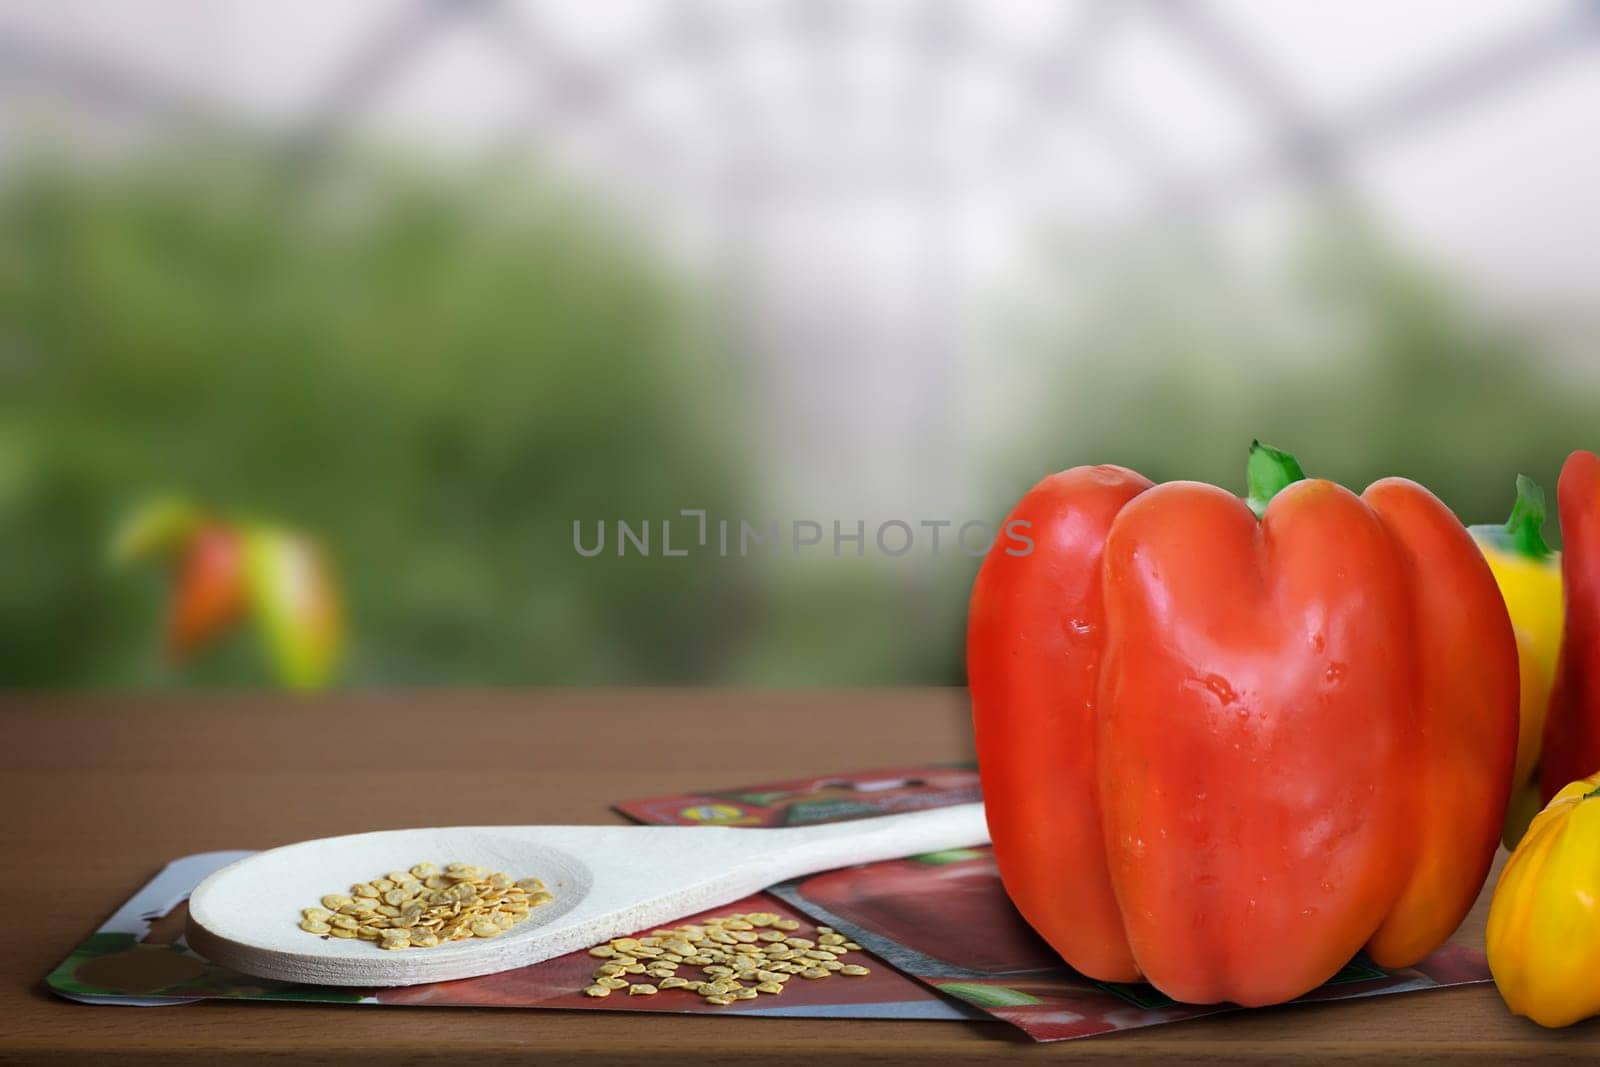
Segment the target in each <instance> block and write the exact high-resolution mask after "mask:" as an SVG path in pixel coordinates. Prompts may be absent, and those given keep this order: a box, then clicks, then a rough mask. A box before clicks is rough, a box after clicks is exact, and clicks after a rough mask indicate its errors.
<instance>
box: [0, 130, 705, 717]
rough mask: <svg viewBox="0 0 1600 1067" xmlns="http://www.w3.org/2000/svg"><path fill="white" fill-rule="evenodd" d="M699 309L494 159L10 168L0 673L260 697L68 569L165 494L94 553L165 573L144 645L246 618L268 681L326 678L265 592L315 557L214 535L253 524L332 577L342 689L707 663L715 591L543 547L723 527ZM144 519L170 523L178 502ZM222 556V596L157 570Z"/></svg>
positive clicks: (324, 664)
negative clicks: (614, 529) (292, 529)
mask: <svg viewBox="0 0 1600 1067" xmlns="http://www.w3.org/2000/svg"><path fill="white" fill-rule="evenodd" d="M699 305H700V301H699V299H698V297H697V296H696V294H693V293H692V292H690V291H688V290H687V289H686V288H685V287H683V286H681V285H680V284H678V282H677V281H676V280H675V279H674V277H673V276H672V275H671V274H670V273H669V272H668V271H666V270H665V269H664V268H663V267H662V266H661V265H660V264H659V262H658V261H657V259H656V258H655V257H653V256H652V255H650V254H649V253H648V251H647V250H645V249H644V248H642V247H641V246H640V245H639V243H638V241H637V240H636V239H634V238H631V237H629V236H626V235H623V234H619V233H617V232H615V231H614V229H613V228H611V227H609V226H608V225H606V224H605V223H604V222H603V221H601V220H599V219H597V217H596V216H595V214H594V213H593V212H591V211H590V210H589V209H588V208H587V206H586V203H585V202H584V201H583V200H582V199H581V198H580V197H577V196H575V195H573V194H572V193H570V192H569V191H567V190H564V189H559V188H556V187H554V186H553V185H551V184H549V183H545V182H541V181H539V180H538V179H537V177H536V176H530V175H529V173H528V172H527V170H525V169H518V170H516V171H515V172H514V173H513V172H511V171H508V170H503V169H502V170H500V171H499V172H498V173H496V174H491V175H487V176H483V177H473V176H467V177H461V176H452V177H442V176H439V175H437V174H433V173H428V172H420V171H418V170H415V169H406V168H404V167H401V166H397V165H395V164H393V163H392V162H382V163H375V162H373V161H372V160H370V159H354V158H353V157H347V158H344V159H341V160H334V161H327V162H324V163H322V164H321V165H320V166H319V167H317V168H311V169H309V170H299V171H293V170H292V169H290V168H285V167H284V166H283V165H282V163H281V161H280V160H275V159H269V158H264V157H263V158H258V157H254V156H252V155H250V154H249V153H248V152H246V151H239V150H235V149H233V148H228V149H227V150H220V151H212V152H211V153H209V154H205V153H195V154H193V155H192V156H185V157H183V158H178V157H176V156H173V155H168V156H165V157H163V158H161V159H158V160H154V161H144V162H135V163H133V164H114V165H113V164H102V165H97V166H84V165H82V164H75V165H73V166H72V167H70V168H63V167H50V166H46V165H39V166H33V167H30V168H24V169H21V170H16V169H13V170H12V171H11V172H9V173H8V174H7V176H6V178H5V180H4V181H3V183H0V545H4V546H5V551H4V552H0V590H3V595H0V684H9V685H117V686H145V685H169V684H175V683H179V682H183V683H186V684H187V683H200V684H226V685H240V684H245V685H248V684H257V683H259V682H260V680H261V678H262V668H261V662H260V657H259V652H258V650H256V649H254V648H252V647H251V644H250V643H249V642H239V641H229V640H222V641H219V642H218V643H217V645H216V647H214V648H212V649H209V650H208V653H207V655H205V656H204V657H200V658H198V659H197V660H196V661H195V662H193V664H192V665H190V666H189V667H187V668H186V669H185V670H184V671H183V672H182V673H181V674H179V673H175V672H173V671H172V669H171V668H170V667H169V666H166V665H165V663H164V659H165V658H164V657H162V656H159V655H154V654H153V649H152V647H151V646H152V644H153V641H152V633H153V626H152V620H155V619H157V618H159V617H160V614H161V611H162V605H161V601H162V599H163V597H164V595H165V590H164V589H163V588H162V586H163V584H164V583H163V582H160V581H157V580H155V577H154V574H153V573H152V574H151V576H150V577H151V580H149V581H138V580H133V579H131V578H130V577H129V576H128V575H127V574H126V573H117V572H116V571H115V570H114V569H108V568H106V567H104V566H101V565H99V563H100V561H101V560H103V558H104V553H105V542H106V539H107V537H108V536H110V533H111V531H112V530H113V529H114V528H115V527H116V525H117V523H118V522H119V520H120V519H121V518H122V517H123V516H125V515H126V514H127V513H128V512H129V511H130V510H131V509H133V508H134V507H135V506H136V505H137V504H138V502H139V501H141V500H145V499H148V498H149V496H150V494H151V493H152V492H153V491H155V490H158V489H160V488H162V487H166V486H181V487H183V488H184V489H185V490H186V491H187V492H188V493H191V494H192V495H193V498H194V499H195V500H200V501H205V502H207V506H208V508H214V509H215V510H214V514H213V513H212V512H211V511H209V510H208V511H207V513H206V515H205V516H200V515H199V514H198V513H193V514H190V515H189V517H188V518H186V519H183V521H182V522H180V523H178V524H177V525H179V526H183V527H184V530H185V537H184V538H182V539H178V540H171V541H163V540H162V537H155V538H154V540H153V541H150V542H148V543H145V544H141V543H140V542H139V538H137V537H135V538H133V540H131V541H125V542H124V551H125V552H128V553H131V554H132V555H134V556H139V555H141V554H146V553H153V554H154V556H159V555H161V554H162V553H163V552H170V553H173V555H172V556H171V558H172V559H173V560H174V561H175V565H176V566H177V567H178V573H179V579H178V581H179V585H180V590H181V591H180V594H179V604H178V607H177V614H176V615H175V616H174V617H173V619H174V621H173V623H172V625H173V627H174V629H173V630H172V632H171V635H170V641H171V642H172V643H173V644H174V647H178V648H180V649H188V648H190V647H191V645H193V644H194V643H195V642H196V641H198V640H200V639H201V638H203V637H206V636H211V635H213V634H216V633H220V632H221V630H222V629H225V627H222V626H221V625H220V623H219V621H218V620H222V619H227V618H234V617H235V616H236V615H237V613H240V612H249V611H252V610H253V611H254V613H255V616H256V617H257V618H258V619H259V620H260V622H261V625H262V626H263V627H264V630H263V633H264V634H265V636H267V638H268V640H267V642H266V644H267V647H268V648H269V650H272V649H275V651H273V652H272V653H271V655H270V656H269V662H276V663H277V664H278V670H279V671H280V673H281V677H283V678H284V679H286V680H288V681H292V682H296V683H301V684H311V683H314V682H316V681H319V680H321V679H322V678H324V677H326V676H328V673H329V672H330V671H331V669H332V666H333V664H334V661H335V658H336V651H335V650H336V649H337V647H338V644H339V643H338V639H337V634H338V625H337V622H336V621H334V620H335V619H336V617H337V616H336V614H334V613H332V610H331V609H330V613H329V614H328V615H327V616H326V618H323V617H322V616H319V615H318V614H317V612H316V611H312V612H310V614H309V615H306V614H303V613H302V608H299V607H291V606H290V605H291V603H292V598H285V597H281V596H279V595H278V594H275V593H273V592H271V588H272V583H273V582H275V581H288V586H286V587H285V588H289V587H292V586H293V585H294V583H293V581H292V580H290V579H291V578H292V576H293V575H294V574H296V573H301V572H302V571H301V570H300V569H299V568H302V565H304V566H305V567H310V568H311V570H310V573H320V566H321V565H320V564H315V563H310V562H308V561H311V560H314V559H318V558H323V557H321V556H319V555H318V554H317V553H316V552H313V551H312V550H311V548H310V547H309V546H310V545H311V544H312V542H311V541H309V540H306V539H305V538H304V537H303V536H302V535H296V534H292V533H289V532H288V531H284V530H281V529H277V528H276V527H272V526H267V525H261V524H256V523H252V522H250V521H248V520H240V519H227V518H216V516H253V515H268V516H277V515H282V516H293V517H294V521H295V523H296V524H297V526H299V527H300V528H301V529H304V530H306V531H311V532H313V533H314V535H315V542H316V543H317V544H318V545H320V546H325V550H326V554H327V558H332V559H337V560H338V561H339V572H340V578H341V587H340V592H341V595H342V601H343V605H344V612H345V614H346V615H347V616H348V620H349V628H350V629H349V641H348V650H347V654H346V655H345V657H344V667H343V669H342V671H341V677H342V678H344V679H345V680H348V681H350V682H354V683H358V684H359V683H373V682H382V683H384V684H390V685H404V684H414V683H454V684H463V683H471V684H500V683H508V684H509V683H599V682H610V683H627V682H630V681H641V680H649V681H657V682H660V681H672V680H676V679H687V678H696V677H703V676H705V675H706V674H708V673H713V672H714V670H715V665H714V664H712V663H709V662H708V660H707V657H708V655H711V654H713V651H714V650H715V649H717V648H719V647H722V645H723V644H725V643H726V642H725V641H720V640H719V629H718V628H719V627H721V626H724V625H727V624H725V623H724V622H723V621H722V620H723V619H724V618H725V617H726V613H725V612H723V611H722V610H720V608H721V607H723V606H724V604H725V602H726V600H727V594H726V593H725V591H724V590H722V589H720V588H719V587H718V585H717V584H716V582H715V581H712V580H708V575H707V574H706V573H705V567H706V566H707V564H706V561H705V560H704V559H703V558H702V559H698V560H697V559H695V558H690V559H670V560H663V559H660V558H656V557H653V558H647V559H642V558H638V557H632V556H630V557H629V558H627V559H616V558H608V559H596V560H586V559H582V558H580V557H578V556H577V555H576V554H575V553H574V551H573V549H572V546H571V523H572V521H573V520H574V519H579V518H581V519H585V520H593V519H599V518H605V519H607V520H610V519H613V518H614V517H617V516H622V517H632V518H642V517H646V516H650V517H656V516H664V515H665V516H670V515H675V514H676V513H677V510H678V509H679V508H683V507H707V508H724V509H725V508H726V507H727V506H728V501H729V499H730V496H731V488H730V487H731V485H732V484H733V477H734V468H733V466H732V464H731V463H730V462H729V459H728V457H729V456H730V455H731V454H732V449H730V448H727V447H725V444H724V437H723V434H724V431H725V426H724V424H723V423H722V422H721V421H720V418H719V412H720V411H722V410H723V405H721V404H720V384H719V383H720V381H721V375H720V374H719V373H718V371H719V368H718V367H717V366H715V365H714V364H713V362H712V360H714V358H715V349H714V348H713V347H712V346H710V345H707V344H705V343H704V339H703V335H702V332H701V330H700V322H699V310H698V309H699ZM162 507H168V508H172V509H176V510H175V511H174V512H173V514H170V515H168V516H167V521H170V520H172V518H173V515H179V516H180V517H181V513H182V512H183V509H184V508H186V507H187V505H182V504H173V503H170V502H169V503H168V504H166V505H162ZM156 510H157V511H159V510H160V508H159V507H158V508H157V509H156ZM142 518H143V521H145V522H154V523H156V524H157V525H159V522H157V519H158V518H159V516H158V515H156V514H155V512H148V513H146V514H145V515H144V516H143V517H142ZM185 524H187V525H185ZM146 533H147V534H148V533H149V531H148V530H147V531H146ZM163 536H166V535H163ZM179 541H181V544H180V543H179ZM152 546H159V548H157V547H152ZM319 551H320V550H319ZM154 556H152V558H154ZM297 561H298V562H297ZM239 567H242V568H243V574H244V576H245V581H244V583H243V585H242V586H239V585H237V583H235V584H234V585H231V586H230V585H229V583H226V582H224V583H221V584H215V583H212V584H209V585H208V584H207V582H206V581H202V580H200V579H198V578H197V579H195V580H194V582H195V584H193V585H186V584H185V583H186V582H188V581H189V579H188V578H186V577H185V573H186V570H187V569H191V568H192V569H194V570H195V571H196V572H199V571H204V570H206V569H207V568H219V569H226V568H239ZM253 568H260V571H261V572H260V573H254V572H253V570H252V569H253ZM267 572H279V573H276V574H275V575H274V574H269V573H267ZM317 581H318V582H322V579H318V580H317ZM313 584H314V585H315V584H317V583H313ZM324 584H325V583H324ZM241 589H243V590H244V592H245V594H246V596H245V600H246V601H247V602H249V603H247V604H246V606H244V607H241V605H240V603H239V594H240V591H241ZM202 590H204V592H202ZM186 598H190V599H186ZM252 598H253V599H252ZM313 599H317V598H315V597H314V598H313ZM330 603H331V601H330ZM273 604H278V605H280V607H281V608H282V612H283V619H295V620H298V621H296V622H295V623H294V624H293V625H289V624H288V623H285V622H282V621H281V620H277V615H276V614H275V613H276V612H277V611H278V609H275V608H273V607H272V605H273ZM238 617H242V616H238ZM312 618H318V619H321V620H322V621H317V622H315V623H311V622H309V621H308V620H310V619H312ZM275 620H277V621H275ZM307 626H309V627H310V629H306V630H305V633H304V634H302V635H301V636H292V635H295V634H300V633H301V631H302V629H305V627H307ZM313 631H314V632H315V633H316V634H317V636H315V637H311V636H306V635H309V634H310V633H312V632H313Z"/></svg>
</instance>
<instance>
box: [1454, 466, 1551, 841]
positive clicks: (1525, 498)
mask: <svg viewBox="0 0 1600 1067" xmlns="http://www.w3.org/2000/svg"><path fill="white" fill-rule="evenodd" d="M1544 516H1545V506H1544V490H1543V489H1541V488H1539V486H1538V484H1537V483H1535V482H1534V481H1533V479H1531V478H1527V477H1524V476H1522V475H1519V476H1518V477H1517V500H1516V503H1515V504H1514V505H1513V506H1512V508H1511V518H1510V519H1508V520H1507V521H1506V523H1505V525H1504V526H1473V527H1469V530H1470V532H1471V534H1472V537H1473V540H1475V541H1477V542H1478V547H1479V548H1480V549H1481V550H1482V552H1483V556H1484V559H1486V560H1487V561H1488V563H1489V570H1490V571H1491V572H1492V573H1493V574H1494V580H1495V582H1496V584H1498V585H1499V586H1500V595H1501V596H1502V597H1503V598H1504V599H1505V602H1506V612H1507V614H1509V615H1510V616H1511V628H1512V630H1513V631H1515V633H1516V638H1517V669H1518V674H1519V676H1520V678H1521V682H1522V697H1521V700H1520V701H1519V705H1520V713H1519V718H1518V729H1517V759H1516V770H1515V773H1514V776H1513V778H1512V787H1511V802H1510V805H1509V806H1508V809H1507V812H1506V822H1505V827H1504V829H1503V830H1502V832H1501V839H1502V840H1503V841H1504V842H1505V845H1506V847H1507V848H1515V847H1516V844H1517V841H1518V840H1519V839H1520V838H1521V837H1522V833H1523V831H1524V830H1526V829H1527V826H1528V822H1529V820H1531V819H1532V818H1533V816H1534V813H1535V812H1537V811H1538V810H1539V782H1538V775H1537V774H1536V773H1535V772H1536V770H1537V768H1538V765H1539V746H1540V743H1541V742H1542V740H1543V738H1544V720H1545V712H1546V711H1547V710H1548V707H1549V704H1550V689H1551V686H1552V685H1553V684H1554V682H1555V676H1556V657H1557V655H1558V654H1559V653H1560V651H1561V625H1562V596H1561V556H1560V554H1559V553H1556V552H1553V551H1551V549H1550V546H1549V545H1547V544H1546V543H1545V540H1544V533H1543V528H1544Z"/></svg>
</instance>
